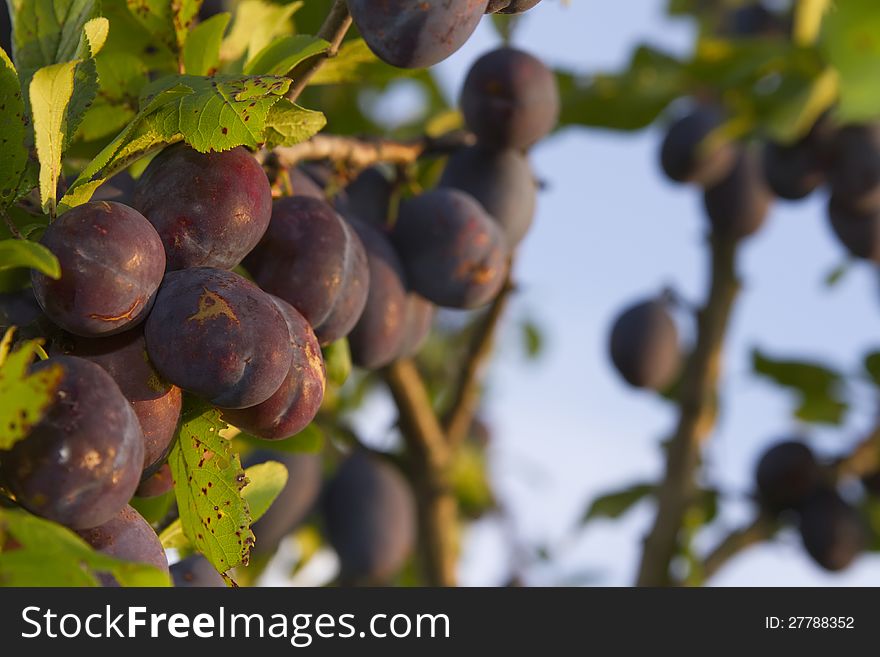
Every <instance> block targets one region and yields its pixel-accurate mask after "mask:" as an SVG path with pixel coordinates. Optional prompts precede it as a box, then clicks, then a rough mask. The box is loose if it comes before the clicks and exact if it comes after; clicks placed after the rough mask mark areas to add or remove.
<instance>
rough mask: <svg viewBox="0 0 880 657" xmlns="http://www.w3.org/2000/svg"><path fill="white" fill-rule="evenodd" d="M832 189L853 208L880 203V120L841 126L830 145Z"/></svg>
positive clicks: (872, 206) (860, 208) (873, 206)
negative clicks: (879, 121)
mask: <svg viewBox="0 0 880 657" xmlns="http://www.w3.org/2000/svg"><path fill="white" fill-rule="evenodd" d="M828 157H829V162H828V182H829V183H830V185H831V192H832V194H833V195H834V196H836V197H838V198H839V199H845V200H846V204H847V205H848V206H849V207H851V208H854V209H859V210H866V209H868V208H876V207H878V206H880V124H878V123H868V124H857V125H846V126H843V127H841V128H840V129H839V130H838V131H837V134H836V135H835V136H834V138H833V139H832V140H831V143H830V145H829V156H828Z"/></svg>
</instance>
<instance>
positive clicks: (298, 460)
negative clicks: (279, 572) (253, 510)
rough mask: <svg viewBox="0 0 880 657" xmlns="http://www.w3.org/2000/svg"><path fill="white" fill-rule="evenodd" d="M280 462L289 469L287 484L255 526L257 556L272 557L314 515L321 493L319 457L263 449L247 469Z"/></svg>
mask: <svg viewBox="0 0 880 657" xmlns="http://www.w3.org/2000/svg"><path fill="white" fill-rule="evenodd" d="M266 461H278V462H279V463H282V464H284V466H285V467H286V468H287V484H285V486H284V488H283V489H282V491H281V493H279V495H278V499H276V500H275V502H273V503H272V506H270V507H269V510H268V511H266V513H265V514H264V515H263V517H262V518H260V519H259V520H257V522H255V523H254V526H253V530H254V536H255V537H256V541H255V543H254V553H255V554H272V553H273V552H275V550H276V549H278V544H279V543H280V542H281V540H282V539H283V538H284V537H285V536H287V535H288V534H290V533H291V532H292V531H293V530H294V529H296V528H297V527H298V526H299V525H300V523H302V522H303V520H305V519H306V517H307V516H308V515H309V514H310V513H311V512H312V510H313V509H314V507H315V505H316V504H317V502H318V498H319V496H320V494H321V481H322V478H323V472H324V471H323V466H322V464H321V456H320V455H319V454H284V453H281V452H272V451H268V450H261V451H258V452H254V453H253V454H251V455H250V456H249V457H248V459H247V461H246V464H247V467H250V466H252V465H257V464H259V463H265V462H266Z"/></svg>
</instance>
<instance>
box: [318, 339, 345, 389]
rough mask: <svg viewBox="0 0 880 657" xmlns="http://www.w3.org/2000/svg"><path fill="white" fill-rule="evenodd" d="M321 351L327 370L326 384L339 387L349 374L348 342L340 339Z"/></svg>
mask: <svg viewBox="0 0 880 657" xmlns="http://www.w3.org/2000/svg"><path fill="white" fill-rule="evenodd" d="M321 351H322V352H323V353H324V366H325V367H326V369H327V384H328V385H333V386H336V387H341V386H342V384H344V383H345V382H346V381H347V380H348V376H349V375H350V374H351V350H350V349H349V347H348V340H347V339H346V338H341V339H339V340H337V341H336V342H333V343H331V344H329V345H327V346H326V347H324V348H323V349H321Z"/></svg>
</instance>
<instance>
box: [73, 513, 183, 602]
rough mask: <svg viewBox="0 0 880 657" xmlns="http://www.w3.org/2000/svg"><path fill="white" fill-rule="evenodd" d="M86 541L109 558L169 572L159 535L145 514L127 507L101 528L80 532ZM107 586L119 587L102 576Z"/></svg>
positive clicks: (108, 576) (108, 578) (113, 580)
mask: <svg viewBox="0 0 880 657" xmlns="http://www.w3.org/2000/svg"><path fill="white" fill-rule="evenodd" d="M77 533H78V534H79V535H80V536H81V537H82V539H83V540H84V541H85V542H86V543H88V544H89V545H91V546H92V547H93V548H95V549H96V550H97V551H98V552H101V553H103V554H106V555H107V556H110V557H114V558H116V559H121V560H122V561H133V562H135V563H145V564H149V565H151V566H155V567H156V568H158V569H159V570H162V571H164V572H166V573H167V572H168V559H167V558H166V557H165V550H164V549H163V548H162V543H161V542H160V541H159V537H158V536H156V532H154V531H153V528H152V527H150V524H149V523H148V522H147V521H146V520H144V519H143V517H142V516H141V514H139V513H138V512H137V511H135V510H134V509H132V508H131V507H130V506H127V505H126V506H124V507H123V508H122V509H120V510H119V512H118V513H116V515H114V516H113V517H112V518H111V519H110V520H108V521H107V522H105V523H102V524H101V525H100V526H98V527H93V528H91V529H84V530H80V531H79V532H77ZM99 579H100V580H101V583H102V584H103V585H104V586H117V585H118V583H117V582H116V579H115V578H114V577H113V576H112V575H109V574H105V573H100V575H99Z"/></svg>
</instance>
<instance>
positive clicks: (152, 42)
mask: <svg viewBox="0 0 880 657" xmlns="http://www.w3.org/2000/svg"><path fill="white" fill-rule="evenodd" d="M101 13H102V14H103V15H104V16H105V17H106V18H107V19H108V20H109V21H110V36H109V37H108V38H107V44H106V45H105V46H104V49H103V50H102V51H101V55H100V57H103V58H107V59H110V58H114V57H118V56H134V57H137V59H138V60H140V61H141V62H142V63H143V66H144V68H145V69H149V70H151V71H157V72H162V73H172V72H175V73H176V72H177V70H178V62H177V54H176V52H175V51H173V50H172V49H171V48H170V47H169V46H166V45H165V44H163V43H161V42H159V41H157V40H156V39H154V38H153V37H152V36H151V35H150V33H149V32H148V31H147V29H146V28H145V27H144V26H143V24H142V23H140V22H139V21H138V19H136V18H135V17H134V16H133V15H132V13H131V12H130V11H129V10H128V5H127V3H126V0H101ZM102 83H103V81H102Z"/></svg>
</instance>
